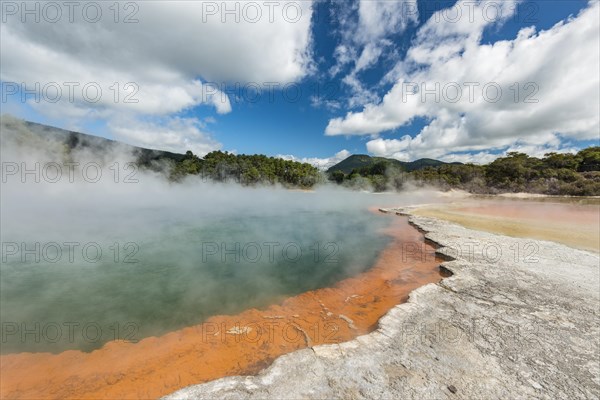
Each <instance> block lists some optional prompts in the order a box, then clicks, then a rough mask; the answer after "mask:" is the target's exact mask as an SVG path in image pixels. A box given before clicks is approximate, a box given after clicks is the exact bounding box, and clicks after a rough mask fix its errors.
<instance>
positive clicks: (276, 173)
mask: <svg viewBox="0 0 600 400" xmlns="http://www.w3.org/2000/svg"><path fill="white" fill-rule="evenodd" d="M187 175H199V176H201V177H202V178H203V179H209V180H212V181H215V182H237V183H239V184H241V185H244V186H251V185H256V184H269V185H275V184H280V185H282V186H285V187H290V188H302V189H309V188H312V187H313V186H314V185H315V184H317V183H318V182H321V181H322V180H323V176H322V174H321V172H320V171H319V170H318V169H317V168H315V167H313V166H312V165H310V164H306V163H300V162H297V161H289V160H283V159H281V158H275V157H267V156H265V155H245V154H240V155H237V154H232V153H228V152H226V151H225V152H222V151H213V152H211V153H208V154H207V155H206V156H205V157H204V158H199V157H198V156H196V155H194V154H193V153H192V152H191V151H188V152H187V153H186V154H185V157H183V159H182V160H179V161H174V165H173V167H172V168H171V173H170V179H171V180H174V181H179V180H181V179H183V178H184V177H185V176H187Z"/></svg>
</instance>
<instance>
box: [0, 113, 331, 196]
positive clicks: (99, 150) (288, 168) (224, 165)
mask: <svg viewBox="0 0 600 400" xmlns="http://www.w3.org/2000/svg"><path fill="white" fill-rule="evenodd" d="M1 122H2V123H1V130H2V136H1V138H2V146H3V147H5V148H6V147H10V146H17V147H19V148H21V149H30V150H31V151H32V152H36V151H40V150H43V151H45V152H49V153H52V155H53V156H55V157H56V159H57V160H60V159H63V158H65V157H70V156H73V155H76V154H82V153H85V154H86V155H87V156H93V157H98V158H99V159H103V158H105V159H106V158H110V157H111V156H113V155H114V154H118V155H120V156H123V155H125V156H127V157H130V158H131V162H133V163H135V164H137V165H138V166H139V167H140V168H142V169H148V170H152V171H155V172H160V173H164V174H165V175H166V176H167V177H168V179H170V180H172V181H180V180H182V179H183V178H185V177H186V176H188V175H198V176H200V177H201V178H203V179H206V180H212V181H219V182H237V183H240V184H242V185H254V184H281V185H283V186H286V187H292V188H311V187H313V186H314V185H315V184H316V183H317V182H323V181H324V180H325V178H324V176H323V174H322V173H321V172H320V171H319V170H318V169H317V168H315V167H314V166H312V165H310V164H307V163H301V162H296V161H289V160H283V159H280V158H275V157H267V156H264V155H243V154H242V155H236V154H232V153H228V152H221V151H214V152H211V153H208V154H207V155H206V156H204V157H203V158H201V157H198V156H196V155H194V154H193V153H192V152H191V151H188V152H187V153H186V154H178V153H172V152H168V151H161V150H152V149H146V148H142V147H136V146H131V145H127V144H124V143H121V142H117V141H114V140H110V139H105V138H102V137H97V136H92V135H87V134H85V133H80V132H73V131H68V130H64V129H60V128H55V127H51V126H47V125H42V124H37V123H34V122H27V121H22V120H20V119H17V118H14V117H11V116H8V115H3V116H2V121H1ZM82 150H83V151H82ZM3 154H4V153H3Z"/></svg>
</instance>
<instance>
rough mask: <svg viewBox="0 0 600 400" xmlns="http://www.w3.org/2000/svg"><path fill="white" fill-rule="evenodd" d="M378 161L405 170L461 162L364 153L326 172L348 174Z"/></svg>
mask: <svg viewBox="0 0 600 400" xmlns="http://www.w3.org/2000/svg"><path fill="white" fill-rule="evenodd" d="M379 162H384V163H387V164H390V165H393V166H396V167H399V168H401V169H402V170H403V171H406V172H412V171H418V170H421V169H423V168H426V167H439V166H440V165H462V163H459V162H453V163H446V162H443V161H439V160H433V159H431V158H421V159H419V160H415V161H410V162H407V161H399V160H396V159H393V158H385V157H371V156H369V155H366V154H354V155H351V156H350V157H348V158H346V159H345V160H342V161H340V162H339V163H337V164H336V165H334V166H332V167H330V168H329V169H328V170H327V172H328V173H332V172H335V171H341V172H343V173H345V174H349V173H351V172H352V171H353V170H355V169H356V170H358V169H360V168H365V167H367V168H368V167H371V166H373V165H374V164H376V163H379Z"/></svg>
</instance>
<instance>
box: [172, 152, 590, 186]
mask: <svg viewBox="0 0 600 400" xmlns="http://www.w3.org/2000/svg"><path fill="white" fill-rule="evenodd" d="M169 162H170V163H171V167H170V168H169V170H170V174H169V177H170V179H171V180H172V181H180V180H182V179H183V178H185V177H186V176H188V175H198V176H200V177H202V178H204V179H208V180H211V181H216V182H237V183H239V184H241V185H244V186H253V185H258V184H261V185H264V184H266V185H275V184H280V185H282V186H284V187H288V188H301V189H310V188H313V187H314V186H315V185H317V184H321V183H325V182H330V183H335V184H338V185H342V186H345V187H348V188H352V189H357V190H368V191H376V192H384V191H400V190H406V189H409V188H411V187H415V186H416V187H423V186H435V187H437V188H440V189H443V190H448V189H461V190H466V191H468V192H471V193H477V194H497V193H507V192H508V193H516V192H528V193H539V194H547V195H568V196H600V147H598V146H595V147H590V148H587V149H584V150H581V151H579V152H578V153H576V154H569V153H561V154H559V153H548V154H546V155H545V156H544V157H543V158H536V157H530V156H528V155H527V154H523V153H508V154H507V155H506V156H505V157H500V158H498V159H496V160H495V161H494V162H492V163H490V164H487V165H475V164H460V163H452V164H447V163H443V162H440V161H437V160H429V159H424V160H417V161H413V162H412V163H402V162H399V161H397V160H391V159H385V158H381V157H369V156H365V155H355V156H351V158H348V159H346V160H344V161H342V162H341V163H339V164H338V165H336V166H333V167H331V168H330V169H329V170H328V171H327V172H322V171H319V170H318V169H317V168H315V167H314V166H312V165H310V164H306V163H300V162H296V161H289V160H283V159H280V158H275V157H267V156H265V155H244V154H241V155H237V154H232V153H228V152H222V151H213V152H211V153H208V154H207V155H206V156H205V157H204V158H200V157H198V156H196V155H194V154H193V153H192V152H191V151H188V152H187V153H186V154H185V155H184V156H182V157H181V158H179V159H173V158H170V159H169Z"/></svg>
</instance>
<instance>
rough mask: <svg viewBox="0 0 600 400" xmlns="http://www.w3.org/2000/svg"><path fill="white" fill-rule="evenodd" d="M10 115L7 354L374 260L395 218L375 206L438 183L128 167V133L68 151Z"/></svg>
mask: <svg viewBox="0 0 600 400" xmlns="http://www.w3.org/2000/svg"><path fill="white" fill-rule="evenodd" d="M17 126H18V125H17ZM3 128H4V129H3V132H2V133H3V136H2V140H3V143H2V144H3V146H2V161H3V176H2V178H3V184H2V189H3V190H2V194H1V201H2V210H1V218H2V265H1V270H0V273H1V280H0V281H1V284H0V300H1V310H0V311H1V323H2V353H4V354H6V353H14V352H22V351H34V352H40V351H44V352H53V353H54V352H60V351H64V350H66V349H81V350H86V351H90V350H93V349H95V348H99V347H101V346H102V345H103V344H105V343H106V342H108V341H111V340H114V339H123V340H139V339H142V338H144V337H147V336H153V335H160V334H162V333H165V332H169V331H173V330H176V329H179V328H182V327H185V326H190V325H194V324H198V323H201V322H202V321H204V320H206V318H208V317H210V316H213V315H218V314H235V313H238V312H240V311H243V310H244V309H248V308H252V307H265V306H267V305H269V304H273V303H277V302H281V301H282V300H283V299H285V298H286V297H288V296H291V295H295V294H298V293H301V292H304V291H307V290H312V289H317V288H322V287H326V286H330V285H332V284H333V283H335V282H337V281H339V280H341V279H344V278H346V277H349V276H353V275H356V274H358V273H360V272H362V271H364V270H366V269H368V268H369V267H371V266H372V264H373V262H374V260H375V258H376V257H377V255H378V253H379V252H380V251H381V250H382V249H383V248H384V246H385V245H386V244H387V243H388V242H389V238H388V237H387V236H385V235H384V234H382V233H381V230H382V229H383V228H384V227H386V226H387V225H388V224H389V223H390V219H389V218H385V217H383V216H379V215H376V214H374V213H371V212H369V211H368V209H369V208H370V207H373V206H378V207H381V206H387V205H401V204H408V203H414V202H422V201H431V194H428V193H426V192H421V193H420V194H413V195H403V196H400V195H372V194H367V193H357V192H351V191H346V190H342V189H339V188H331V187H327V186H324V187H321V188H318V189H317V190H316V191H315V192H300V191H289V190H285V189H282V188H243V187H240V186H238V185H236V184H214V183H208V182H203V181H201V180H200V179H194V178H192V179H188V180H186V181H184V182H181V183H177V184H173V183H169V182H168V181H167V180H166V179H165V178H164V177H163V176H161V175H159V174H154V173H149V172H142V171H137V170H136V171H134V172H135V174H134V176H133V177H132V176H129V178H130V179H129V180H125V179H124V178H125V176H126V174H127V173H128V172H130V171H126V168H125V166H126V162H127V160H129V159H130V155H129V154H127V152H126V151H122V152H119V148H118V147H115V148H113V149H111V153H110V154H102V155H101V156H99V155H98V154H89V153H86V151H85V149H80V150H77V149H76V151H74V152H71V154H70V155H69V156H68V157H67V156H65V155H64V154H63V152H62V151H61V147H60V145H59V144H57V143H56V142H53V141H52V140H48V141H47V142H44V143H39V142H38V143H33V145H32V143H25V145H23V143H21V144H20V145H18V146H17V145H15V144H14V143H13V142H11V141H10V140H8V139H7V129H6V127H3ZM8 137H11V136H10V135H8ZM12 137H13V138H14V137H16V138H20V140H22V141H23V140H26V141H27V140H38V139H36V138H37V137H38V136H32V135H28V132H19V133H18V135H13V136H12ZM30 137H33V139H30ZM23 138H24V139H23ZM71 161H77V162H79V165H78V166H77V167H75V168H74V169H73V171H70V170H69V166H68V164H67V162H71ZM49 162H54V163H57V164H58V165H59V166H60V167H61V168H62V177H61V178H60V179H55V177H56V173H55V171H53V170H51V169H52V168H54V167H55V166H52V167H51V168H46V169H45V167H48V165H50V164H49ZM90 163H96V165H97V166H99V167H100V168H99V170H100V173H101V178H100V179H98V180H96V179H90V174H91V175H94V176H95V175H96V170H97V169H98V168H96V166H94V168H92V169H89V170H87V171H84V170H85V168H86V166H87V165H90ZM115 163H117V164H115ZM5 166H10V167H11V169H10V171H9V170H7V169H6V168H4V167H5ZM14 168H17V170H16V172H15V171H14ZM25 170H27V171H33V172H30V173H25ZM11 171H12V172H11ZM117 171H118V173H117ZM8 172H11V173H8ZM86 173H87V175H86ZM131 178H133V179H131Z"/></svg>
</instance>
